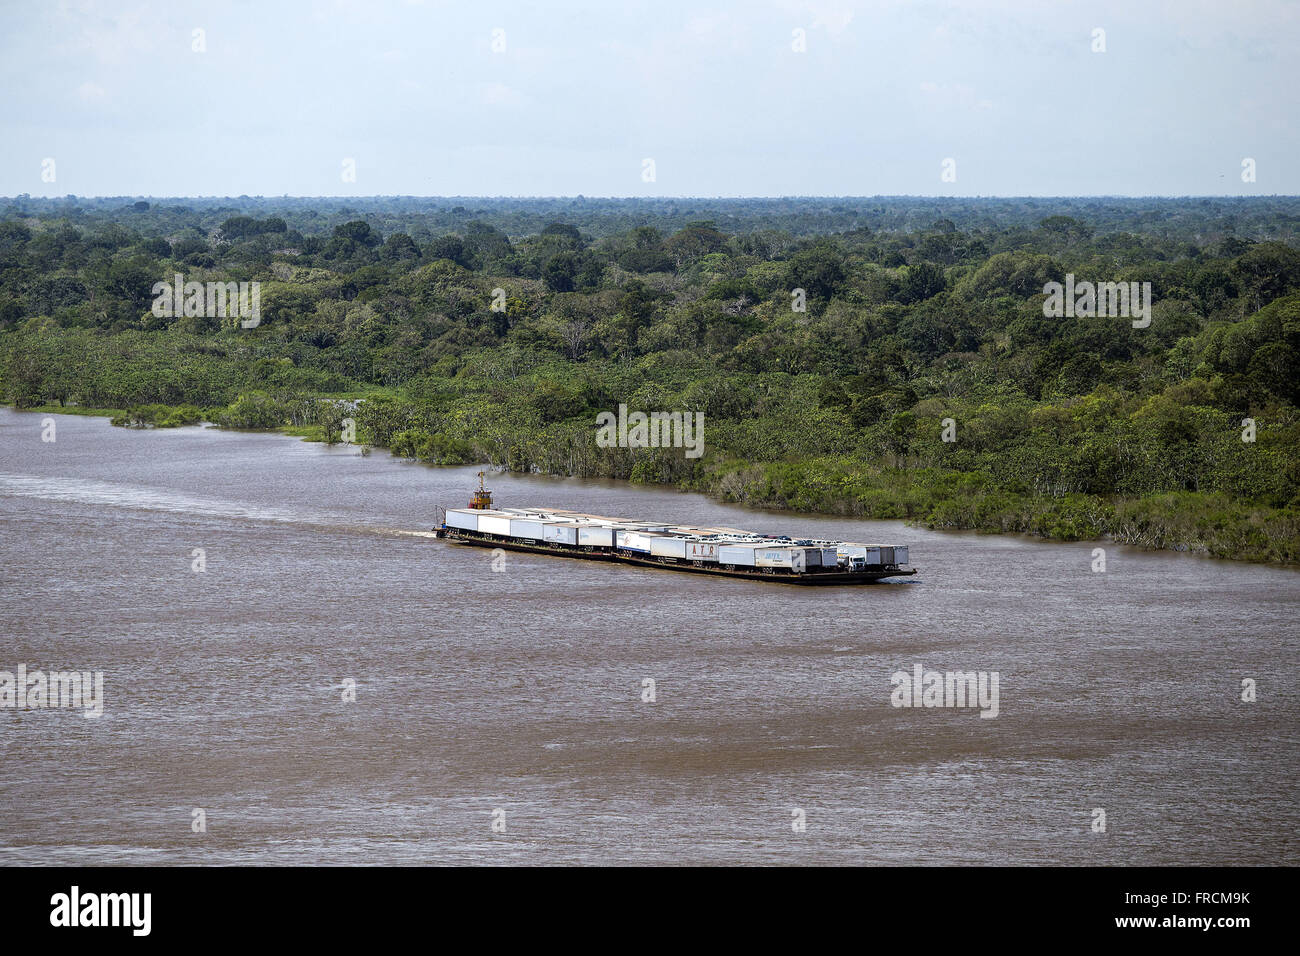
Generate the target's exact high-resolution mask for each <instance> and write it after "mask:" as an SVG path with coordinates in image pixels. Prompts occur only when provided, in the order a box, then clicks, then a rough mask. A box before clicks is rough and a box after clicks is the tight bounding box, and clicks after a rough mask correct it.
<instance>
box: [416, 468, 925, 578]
mask: <svg viewBox="0 0 1300 956" xmlns="http://www.w3.org/2000/svg"><path fill="white" fill-rule="evenodd" d="M478 477H479V486H478V490H477V491H475V492H474V494H473V496H472V497H471V498H470V502H469V507H467V508H448V509H447V510H446V512H445V513H444V515H443V517H442V519H441V520H440V522H439V524H438V526H437V527H435V528H434V529H433V531H434V534H435V535H436V536H437V537H438V538H441V539H445V540H447V541H451V542H454V543H457V544H465V545H472V546H476V547H483V548H501V549H502V550H505V551H526V552H530V553H533V554H545V555H550V556H553V557H563V558H582V559H584V560H587V561H612V562H618V563H620V564H630V565H633V566H639V567H649V568H659V569H663V570H670V571H683V572H687V573H692V574H712V575H716V576H719V577H730V578H748V579H750V580H755V581H774V582H780V583H783V584H798V585H844V584H870V583H872V582H874V581H880V580H883V579H885V578H898V577H908V576H910V575H914V574H916V569H915V568H913V567H909V566H908V558H909V555H908V548H907V547H906V546H904V545H882V544H858V543H856V542H851V541H829V540H825V539H820V538H792V537H790V536H788V535H763V534H757V533H755V532H752V531H742V530H740V529H738V528H694V527H684V526H679V525H671V524H663V523H658V522H653V521H638V520H635V519H630V518H610V517H606V516H603V515H592V514H585V513H583V512H578V511H566V510H562V509H557V508H496V507H493V504H492V493H491V492H490V491H488V490H487V489H486V488H485V487H484V486H483V472H479V476H478Z"/></svg>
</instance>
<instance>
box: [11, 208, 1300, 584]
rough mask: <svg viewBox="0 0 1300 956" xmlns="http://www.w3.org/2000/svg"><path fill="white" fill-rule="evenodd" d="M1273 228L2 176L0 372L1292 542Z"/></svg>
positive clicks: (478, 442)
mask: <svg viewBox="0 0 1300 956" xmlns="http://www.w3.org/2000/svg"><path fill="white" fill-rule="evenodd" d="M467 207H468V208H467ZM1298 244H1300V200H1295V199H1286V198H1281V199H1276V198H1274V199H1255V200H1209V199H1204V200H1202V199H1188V200H1086V201H1085V200H1055V201H1054V200H983V201H976V200H920V199H914V200H906V199H893V200H885V199H872V200H770V201H760V200H745V201H741V200H736V201H726V200H716V201H712V202H708V203H706V202H703V201H699V202H697V201H687V200H676V201H668V200H657V201H633V200H625V201H615V200H573V201H562V200H537V201H528V200H518V201H506V200H494V201H482V200H459V201H457V200H438V201H429V200H400V199H390V200H365V201H356V202H355V203H354V206H353V208H348V207H346V206H344V205H343V204H342V203H341V202H340V201H336V200H283V201H276V200H240V201H233V200H223V201H211V200H209V201H202V200H168V201H164V202H160V203H157V204H153V205H151V204H150V203H148V202H144V201H122V200H74V199H72V198H71V197H70V198H69V199H67V200H30V199H19V200H14V201H11V202H10V203H9V205H8V207H7V208H5V209H4V210H3V213H2V215H0V391H2V393H3V398H4V399H5V400H6V401H9V402H12V403H13V404H15V405H17V406H18V407H38V406H47V405H55V406H67V405H75V406H78V407H84V406H89V407H95V408H106V409H118V410H121V411H120V414H118V415H117V417H115V418H114V419H113V421H114V424H120V425H127V426H137V427H144V426H156V427H171V426H176V425H182V424H190V423H193V422H195V421H199V420H207V421H211V422H214V423H216V424H219V425H221V426H223V427H230V428H254V429H266V428H282V427H284V428H289V429H291V430H293V431H294V432H295V433H297V434H306V435H311V436H312V437H317V438H320V439H322V440H326V441H336V440H339V439H340V438H342V437H344V420H345V418H351V419H353V420H354V422H355V426H356V435H355V439H356V440H357V441H359V442H366V443H370V444H374V445H376V446H381V447H386V448H389V449H390V450H391V451H392V452H393V453H394V454H397V455H400V456H404V457H411V458H418V459H420V460H424V461H430V462H436V463H442V464H461V463H467V462H472V461H488V462H491V463H492V464H494V465H496V466H499V467H502V468H508V469H512V470H517V471H541V472H546V473H553V474H562V475H577V476H583V477H598V476H599V477H613V478H626V479H631V480H633V481H645V482H659V483H667V484H673V485H677V486H680V487H685V488H691V489H696V490H701V491H704V492H707V493H709V494H713V495H716V496H719V497H721V498H724V499H726V500H729V501H735V502H741V503H747V504H752V505H762V506H774V507H781V508H791V509H798V510H809V511H823V512H832V513H841V514H853V515H861V516H865V517H873V518H906V519H910V520H913V521H916V522H919V523H922V524H925V525H927V526H931V527H938V528H954V529H956V528H967V529H980V530H988V531H1017V532H1029V533H1034V534H1041V535H1046V536H1049V537H1053V538H1061V539H1080V538H1094V537H1100V536H1111V537H1113V538H1115V539H1116V540H1119V541H1122V542H1128V543H1134V544H1140V545H1144V546H1148V547H1159V548H1180V549H1183V548H1185V549H1192V550H1199V551H1204V552H1206V553H1209V554H1214V555H1219V556H1224V557H1233V558H1242V559H1249V560H1259V561H1278V562H1286V563H1300V416H1298V415H1297V404H1300V253H1298V252H1297V251H1296V249H1297V245H1298ZM177 273H181V274H183V276H184V278H185V280H186V281H197V282H208V281H219V282H244V281H256V282H259V283H260V284H261V316H260V321H259V323H258V324H257V325H256V327H253V328H244V327H241V323H240V322H239V320H238V319H237V318H221V317H215V316H213V317H209V316H203V315H190V316H179V317H175V316H159V315H156V314H155V313H154V310H153V309H151V305H152V301H153V287H154V284H155V283H158V282H163V281H168V282H169V281H171V279H172V277H173V276H174V275H175V274H177ZM1067 274H1071V275H1073V276H1074V277H1076V278H1077V279H1078V280H1079V281H1080V282H1083V281H1090V282H1138V283H1146V282H1149V283H1151V290H1152V300H1153V301H1154V307H1153V309H1152V314H1151V322H1150V325H1149V326H1148V327H1145V328H1141V327H1136V328H1135V327H1134V325H1133V323H1132V322H1130V321H1129V320H1128V318H1125V317H1117V316H1101V317H1089V318H1047V317H1045V316H1044V314H1043V307H1042V306H1043V300H1044V287H1045V285H1046V284H1047V283H1049V282H1061V281H1064V279H1065V277H1066V275H1067ZM800 306H802V307H803V308H802V309H800ZM620 404H625V405H627V406H628V407H629V408H632V409H640V410H642V411H646V412H650V411H655V410H670V411H671V410H679V411H690V412H702V413H703V414H704V416H705V426H704V449H705V450H704V454H703V456H702V457H699V458H688V457H687V456H685V455H684V454H683V452H682V450H681V449H673V448H642V449H637V448H619V447H614V448H603V447H599V446H598V444H597V442H596V427H595V422H596V416H597V415H598V414H599V413H600V412H607V411H613V410H615V409H617V408H618V406H619V405H620Z"/></svg>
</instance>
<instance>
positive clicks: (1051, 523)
mask: <svg viewBox="0 0 1300 956" xmlns="http://www.w3.org/2000/svg"><path fill="white" fill-rule="evenodd" d="M23 411H29V412H33V413H36V414H52V413H53V414H73V415H93V416H97V417H106V418H109V419H110V420H111V421H112V422H113V424H115V425H127V424H133V425H136V426H138V427H174V426H176V425H182V424H197V423H198V421H199V420H200V419H201V418H202V417H203V416H202V413H200V412H199V410H197V409H192V408H190V409H185V408H184V407H181V408H172V407H170V406H150V407H149V409H148V410H143V411H142V410H141V409H134V410H129V411H127V410H121V409H82V408H78V407H76V406H69V407H66V408H65V407H59V406H48V405H46V406H39V407H37V408H31V409H23ZM358 417H359V418H360V421H359V422H358V425H357V435H356V438H357V443H358V444H362V445H367V446H368V445H374V446H376V447H381V448H385V450H388V451H389V452H390V453H391V454H394V455H395V457H399V458H409V459H416V460H421V461H424V462H425V463H428V464H436V465H463V464H470V463H473V462H474V461H475V460H478V461H481V462H483V463H485V464H487V465H488V466H489V467H492V468H494V469H497V470H500V471H509V472H514V473H518V474H546V475H551V476H554V477H576V478H612V479H616V480H626V481H629V482H630V483H632V484H644V485H658V486H665V487H675V488H678V489H681V490H687V491H693V492H697V493H700V494H704V495H707V496H708V497H711V498H713V499H715V500H718V501H723V502H727V503H730V504H738V505H741V506H745V507H751V508H758V509H767V510H781V511H790V512H796V513H804V514H812V515H832V516H841V517H855V518H864V519H870V520H901V521H904V522H906V523H907V524H910V525H913V526H916V527H924V528H927V529H931V530H938V531H976V532H980V533H986V534H1023V535H1029V536H1032V537H1038V538H1043V539H1045V540H1049V541H1094V540H1099V541H1113V542H1115V543H1117V544H1123V545H1129V546H1133V547H1139V548H1145V549H1149V550H1158V551H1175V552H1186V553H1192V554H1201V555H1205V556H1207V557H1213V558H1221V559H1226V560H1234V561H1246V562H1252V563H1259V564H1272V565H1278V566H1283V567H1297V566H1300V514H1297V513H1296V511H1295V510H1294V509H1290V508H1287V509H1281V508H1270V507H1266V506H1261V505H1252V504H1249V503H1242V502H1240V501H1237V500H1234V499H1233V498H1232V497H1231V496H1228V495H1225V494H1222V493H1209V492H1191V491H1179V492H1164V493H1161V494H1156V495H1150V496H1144V497H1141V498H1122V497H1121V498H1103V497H1100V496H1095V495H1083V494H1067V495H1062V496H1059V497H1057V496H1044V495H1032V494H1024V493H1018V492H1015V491H1009V490H1007V489H1003V488H998V487H996V486H994V484H993V482H992V480H991V478H990V476H988V475H987V474H983V473H979V472H951V471H942V470H939V469H934V468H913V469H904V468H892V469H891V468H880V467H872V466H870V465H866V464H863V463H861V462H855V461H852V460H849V459H841V458H817V459H812V460H808V461H795V462H751V461H745V460H737V459H727V458H721V457H717V456H708V455H706V456H705V457H704V458H703V459H701V460H700V461H698V462H694V463H688V462H686V461H685V459H681V458H674V457H666V456H664V455H663V454H660V453H658V452H661V451H662V450H653V451H655V452H656V454H654V455H649V454H647V455H646V456H644V457H642V458H641V459H640V460H639V461H635V462H634V463H631V464H629V461H628V455H627V452H628V450H627V449H614V450H613V451H615V452H622V453H623V455H622V456H621V457H619V458H613V459H606V460H605V462H606V463H607V464H608V463H611V462H612V463H613V464H614V465H615V467H609V468H591V467H581V468H565V467H555V465H563V463H564V462H565V461H566V460H567V461H569V462H572V461H574V459H573V458H572V457H567V456H563V455H547V456H538V455H535V454H531V453H530V454H527V455H521V454H519V453H517V450H516V448H515V447H514V446H512V445H510V444H508V443H506V444H502V443H501V442H500V441H497V442H481V443H463V442H462V443H461V445H463V447H461V448H457V449H454V452H455V453H454V454H453V455H450V456H446V455H442V454H440V451H442V450H445V449H446V448H447V447H449V446H448V445H447V444H446V443H444V444H443V446H442V449H440V448H438V447H436V445H435V443H434V442H432V441H431V442H426V443H423V445H421V444H419V443H417V442H415V441H413V440H412V439H411V437H410V436H409V434H408V433H406V432H402V433H397V434H389V435H388V436H384V435H382V434H381V435H376V434H375V433H374V432H375V429H374V428H373V423H371V422H368V421H367V419H366V417H365V416H358ZM215 427H222V426H221V425H217V426H215ZM241 430H250V431H267V432H277V433H280V434H284V435H288V436H292V437H297V438H300V439H302V440H304V441H312V442H326V443H336V442H337V441H338V440H339V439H340V438H341V437H342V435H341V432H340V430H339V428H338V426H337V423H335V424H334V427H333V428H332V429H331V428H330V426H329V425H323V424H318V423H310V422H309V423H304V424H286V425H280V426H276V427H262V428H258V427H251V428H246V429H241ZM498 434H499V433H498ZM385 437H386V438H387V443H386V444H385V443H384V442H383V441H380V440H378V439H380V438H385ZM331 439H333V441H332V442H331ZM530 451H535V449H532V450H530ZM448 459H450V460H448ZM539 459H541V462H543V463H544V464H539V461H538V460H539ZM584 464H589V463H588V462H585V461H584ZM546 465H550V467H547V466H546Z"/></svg>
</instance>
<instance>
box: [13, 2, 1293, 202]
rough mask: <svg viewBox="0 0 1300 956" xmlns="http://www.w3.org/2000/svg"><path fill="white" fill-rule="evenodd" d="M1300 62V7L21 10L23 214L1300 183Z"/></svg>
mask: <svg viewBox="0 0 1300 956" xmlns="http://www.w3.org/2000/svg"><path fill="white" fill-rule="evenodd" d="M1098 28H1100V29H1101V30H1104V48H1105V49H1104V52H1094V46H1096V45H1097V44H1098V40H1099V39H1101V38H1100V37H1099V36H1098V35H1096V34H1095V33H1094V31H1095V30H1097V29H1098ZM196 30H201V31H203V32H202V34H200V35H198V36H199V37H200V39H201V41H202V42H201V43H200V42H199V40H196V34H195V32H194V31H196ZM495 31H502V32H500V33H497V32H495ZM796 31H803V33H802V34H799V33H797V32H796ZM801 36H802V38H803V45H804V46H805V47H806V49H805V51H804V52H799V51H797V50H796V47H797V46H799V45H800V37H801ZM494 43H495V45H496V46H497V47H501V46H502V45H503V46H504V49H500V50H499V51H498V50H494ZM197 45H202V46H205V47H206V49H205V50H204V51H202V52H199V51H196V50H195V49H194V48H195V46H197ZM1298 55H1300V3H1296V2H1293V0H1117V2H1096V0H1094V2H1083V0H1077V2H1076V0H928V2H924V0H923V2H914V3H906V2H893V0H878V2H861V3H855V2H851V0H809V2H803V0H749V2H746V0H734V2H731V0H713V2H710V0H690V2H680V3H679V2H671V0H654V2H645V0H630V2H622V0H592V2H581V0H572V2H570V0H546V2H542V0H534V2H529V3H518V2H516V3H509V2H494V0H483V2H464V0H461V2H447V3H441V2H435V0H426V2H419V0H392V2H388V0H373V2H370V0H322V2H315V3H311V2H251V3H236V2H229V3H214V2H185V0H178V2H171V0H143V2H130V0H107V2H90V0H66V2H49V3H45V2H13V0H3V4H2V5H0V75H3V78H4V96H3V97H2V98H0V134H2V135H0V195H6V196H13V195H17V194H19V193H30V194H31V195H33V196H51V195H54V196H62V195H65V194H69V193H72V194H76V195H84V196H91V195H114V196H117V195H147V196H177V195H209V196H210V195H222V196H226V195H229V196H237V195H240V194H247V195H280V194H286V193H287V194H289V195H298V196H348V195H376V194H408V195H428V196H433V195H492V196H502V195H505V196H518V195H528V196H540V195H569V196H571V195H577V194H583V195H587V196H781V195H853V196H869V195H895V194H911V195H941V196H942V195H961V196H977V195H982V196H988V195H1001V196H1008V195H1009V196H1022V195H1034V196H1044V195H1047V196H1054V195H1189V194H1190V195H1206V194H1210V195H1268V194H1278V193H1286V194H1295V193H1300V167H1298V166H1297V157H1300V137H1297V132H1296V118H1297V113H1298V111H1297V109H1296V106H1297V90H1300V68H1298V67H1297V56H1298ZM1247 158H1249V159H1253V160H1254V161H1255V171H1256V181H1255V182H1243V180H1242V162H1243V160H1244V159H1247ZM47 159H52V160H53V161H54V162H53V171H54V177H55V179H54V182H52V183H51V182H44V181H43V180H42V170H43V169H49V168H50V165H49V164H45V165H44V166H43V163H44V161H45V160H47ZM346 159H351V160H354V162H355V170H356V176H355V182H349V181H345V180H344V161H345V160H346ZM647 159H650V160H653V164H654V181H653V182H648V181H646V180H645V178H644V175H643V169H645V160H647ZM946 159H952V160H954V161H955V167H950V168H955V173H956V180H955V181H952V182H947V181H944V180H943V178H942V173H943V169H944V167H943V162H944V160H946Z"/></svg>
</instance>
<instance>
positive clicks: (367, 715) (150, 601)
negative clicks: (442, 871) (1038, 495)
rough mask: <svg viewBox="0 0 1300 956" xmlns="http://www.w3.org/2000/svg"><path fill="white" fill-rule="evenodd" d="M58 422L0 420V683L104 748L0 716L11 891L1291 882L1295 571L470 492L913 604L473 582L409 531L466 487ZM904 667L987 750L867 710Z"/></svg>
mask: <svg viewBox="0 0 1300 956" xmlns="http://www.w3.org/2000/svg"><path fill="white" fill-rule="evenodd" d="M46 417H47V416H44V415H41V414H33V413H19V412H15V411H13V410H11V409H0V671H9V672H15V671H16V669H17V667H18V666H19V665H25V666H26V667H27V668H28V670H29V671H30V670H35V669H37V668H42V669H44V670H71V669H77V670H83V671H102V672H103V675H104V702H103V704H104V712H103V715H102V716H101V717H99V718H97V719H93V718H92V719H88V718H86V717H84V716H83V712H82V711H81V710H76V709H59V708H28V709H25V710H20V709H17V708H14V707H11V708H4V709H0V765H2V766H3V773H0V864H41V863H51V864H52V863H90V864H95V863H110V864H122V863H127V864H129V863H221V864H232V863H342V864H365V863H397V864H406V863H410V864H415V863H619V864H624V863H739V864H758V863H792V864H793V863H800V864H808V863H817V864H849V863H862V864H871V863H903V864H935V863H958V864H961V863H980V864H1004V863H1033V864H1066V863H1073V864H1175V865H1180V864H1202V863H1227V864H1239V863H1241V864H1279V863H1289V864H1295V863H1297V862H1300V849H1298V847H1297V836H1296V834H1297V831H1298V830H1300V801H1298V800H1297V768H1298V764H1300V745H1298V744H1297V726H1298V725H1300V720H1298V718H1300V682H1298V681H1297V667H1296V651H1297V613H1296V611H1297V597H1300V587H1298V586H1300V574H1297V573H1296V572H1295V571H1291V570H1286V569H1279V568H1269V567H1260V566H1256V565H1249V564H1238V563H1233V562H1225V561H1213V560H1207V559H1204V558H1200V557H1195V556H1191V555H1178V554H1168V553H1150V552H1142V551H1137V550H1132V549H1126V548H1122V547H1118V546H1114V545H1105V547H1106V558H1107V570H1106V571H1105V573H1094V572H1093V571H1092V569H1091V565H1092V562H1093V556H1092V550H1093V548H1094V547H1096V546H1097V543H1094V542H1085V543H1072V544H1061V543H1046V542H1041V541H1034V540H1029V539H1024V538H1014V537H999V536H983V535H968V534H940V533H932V532H927V531H923V530H918V529H914V528H909V527H906V526H904V525H902V524H899V523H890V522H864V521H857V520H850V519H837V518H827V517H809V516H803V515H793V514H778V513H771V512H757V511H750V510H746V509H742V508H738V507H732V506H728V505H724V504H721V503H718V502H715V501H711V500H709V499H706V498H703V497H700V496H696V495H687V494H681V493H678V492H675V491H670V490H663V489H653V488H644V487H639V486H634V485H627V484H622V483H613V482H610V483H591V482H579V481H571V480H558V479H550V478H540V477H539V478H529V477H519V476H505V475H494V476H492V477H491V479H490V487H491V488H492V490H493V491H494V493H495V497H496V501H497V503H498V504H502V505H507V506H510V505H516V506H524V505H530V504H539V505H540V504H546V505H552V506H555V507H564V508H573V509H578V510H582V511H588V512H594V513H604V514H615V515H627V516H637V517H648V518H656V519H663V520H671V521H674V522H678V523H692V524H700V525H729V526H737V527H745V528H753V529H756V530H760V531H781V532H786V531H794V532H798V533H799V534H809V535H814V534H815V535H822V536H827V537H834V538H844V539H851V540H870V541H883V542H886V543H891V542H896V543H905V544H908V545H910V546H911V555H912V562H913V563H914V564H915V565H916V566H917V567H919V568H920V569H921V573H920V574H919V575H917V577H916V578H914V579H910V580H905V581H900V582H898V583H888V584H881V585H875V586H871V587H852V588H828V589H802V588H790V587H783V586H778V585H773V584H758V583H753V582H747V581H735V580H717V579H712V578H708V577H704V576H697V575H687V574H674V573H671V572H665V571H655V570H647V569H639V568H632V567H625V566H610V565H605V564H602V563H598V562H581V561H572V560H565V559H560V558H548V557H539V556H531V555H524V554H515V553H511V554H509V555H508V556H507V557H506V559H505V567H504V570H503V571H500V572H494V571H493V570H492V555H491V553H490V552H489V551H487V550H480V549H473V548H466V547H463V546H455V545H451V544H448V543H445V542H441V541H436V540H433V539H431V538H428V537H423V536H419V535H414V534H409V533H406V532H411V531H416V532H418V531H427V530H428V529H429V528H430V527H431V525H432V524H433V520H434V512H435V507H436V506H438V505H444V506H460V505H463V504H464V502H465V501H466V500H467V497H468V494H469V491H470V489H471V488H472V487H473V484H474V472H475V470H476V469H474V468H468V467H467V468H434V467H429V466H424V465H420V464H416V463H411V462H403V461H397V460H394V459H392V458H390V457H389V456H387V455H386V454H383V453H380V452H376V453H375V454H372V455H370V456H369V457H362V456H361V455H360V454H359V452H358V450H357V449H356V448H353V447H335V448H326V447H323V446H321V445H317V444H310V443H304V442H299V441H297V440H294V439H290V438H285V437H283V436H278V435H265V434H246V433H234V432H222V431H219V430H216V429H210V428H185V429H178V430H166V431H163V430H160V431H129V430H124V429H118V428H113V427H111V426H110V425H109V424H108V422H107V421H106V420H104V419H97V418H83V417H75V416H63V415H57V416H48V417H52V418H53V419H54V420H55V424H56V431H55V441H53V442H45V441H42V440H41V439H42V432H43V430H44V429H43V427H42V420H43V419H44V418H46ZM195 549H202V551H203V555H204V563H205V567H206V570H204V571H202V572H197V571H195V570H193V564H194V561H195V557H194V551H195ZM916 664H921V665H922V666H923V667H924V668H925V669H927V670H929V669H933V670H937V671H984V672H989V673H992V672H996V673H997V674H998V675H999V707H998V715H997V717H996V718H992V719H985V718H981V717H980V716H979V711H978V710H977V709H972V708H969V707H967V708H905V707H894V706H892V705H891V693H892V692H893V691H894V687H893V685H892V683H891V675H892V674H894V673H895V672H896V671H900V670H902V671H908V672H909V673H910V672H911V670H912V668H913V666H914V665H916ZM647 678H648V679H652V680H653V681H654V697H655V699H654V700H653V701H652V702H651V701H647V700H644V699H643V696H644V695H646V693H647V688H646V686H645V681H646V679H647ZM1246 679H1249V680H1253V681H1254V682H1255V686H1256V694H1257V699H1256V700H1255V701H1254V702H1251V703H1247V702H1243V701H1242V700H1241V695H1242V681H1243V680H1246ZM349 681H351V682H354V683H355V698H356V699H355V701H348V700H345V699H344V697H345V695H346V688H347V687H348V686H349V685H348V682H349ZM197 809H201V810H202V811H203V812H204V814H205V819H206V832H202V833H196V832H194V829H193V826H192V821H193V820H194V811H195V810H197ZM1097 810H1104V811H1105V814H1106V817H1105V832H1095V823H1094V821H1096V820H1097V819H1098V817H1097V815H1096V813H1095V811H1097ZM496 811H504V814H502V813H500V812H496ZM800 812H801V814H802V820H803V821H804V823H805V827H804V828H803V829H802V830H801V829H799V828H798V827H796V826H794V825H792V824H795V823H796V822H798V818H799V817H800ZM502 819H504V824H505V829H504V832H496V831H494V829H493V823H494V821H497V822H498V824H499V821H501V820H502Z"/></svg>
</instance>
